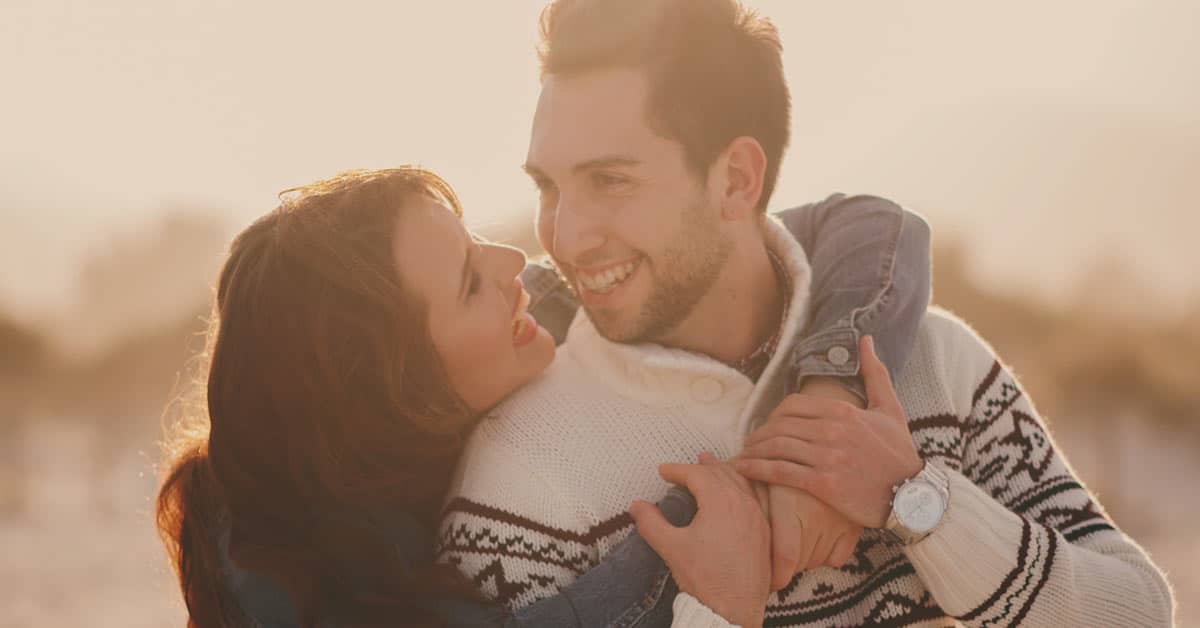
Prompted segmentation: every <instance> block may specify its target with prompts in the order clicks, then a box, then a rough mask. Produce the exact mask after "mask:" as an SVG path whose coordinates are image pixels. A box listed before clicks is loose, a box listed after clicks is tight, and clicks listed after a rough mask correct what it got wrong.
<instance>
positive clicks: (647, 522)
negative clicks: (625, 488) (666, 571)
mask: <svg viewBox="0 0 1200 628" xmlns="http://www.w3.org/2000/svg"><path fill="white" fill-rule="evenodd" d="M629 514H630V516H632V517H633V522H634V523H635V524H637V529H638V534H640V535H642V538H643V539H645V541H646V543H647V544H648V545H649V546H650V547H651V548H652V549H653V550H654V551H655V552H657V553H658V555H659V556H661V557H662V559H663V560H665V561H667V562H668V563H670V562H671V557H672V555H673V551H672V550H673V549H674V548H675V545H676V539H677V535H678V534H679V533H680V529H679V528H676V527H675V526H674V525H672V524H671V522H670V521H667V518H666V517H664V516H663V514H662V511H660V510H659V509H658V506H655V505H654V504H651V503H650V502H646V501H642V500H638V501H635V502H633V505H631V506H630V507H629Z"/></svg>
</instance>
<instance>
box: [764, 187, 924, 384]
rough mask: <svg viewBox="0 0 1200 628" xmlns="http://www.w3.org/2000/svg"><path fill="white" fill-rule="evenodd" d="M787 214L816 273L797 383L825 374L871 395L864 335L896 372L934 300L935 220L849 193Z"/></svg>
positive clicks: (783, 215)
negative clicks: (864, 371) (861, 345)
mask: <svg viewBox="0 0 1200 628" xmlns="http://www.w3.org/2000/svg"><path fill="white" fill-rule="evenodd" d="M779 218H780V219H781V220H782V221H783V224H784V225H785V226H786V227H787V228H788V230H789V231H791V233H792V235H793V236H795V238H796V240H797V241H799V242H800V244H801V246H803V247H804V250H805V252H806V253H807V254H808V261H809V264H810V265H811V266H812V273H813V280H812V291H811V294H812V296H811V301H810V308H811V310H810V314H809V324H808V328H807V329H806V330H804V332H802V333H803V337H802V338H801V339H800V341H799V342H798V343H797V344H796V347H795V349H794V350H793V352H792V355H791V361H790V365H791V369H792V377H791V382H790V384H791V385H792V388H791V390H792V391H794V390H797V389H799V388H800V385H801V383H802V382H803V380H804V378H805V377H809V376H813V375H824V376H830V377H834V378H837V380H838V381H839V382H840V383H841V384H842V385H843V386H845V387H846V388H848V389H849V390H851V391H852V392H854V393H855V394H856V395H858V396H859V397H860V398H862V399H863V400H864V401H865V400H866V389H865V387H864V386H863V383H862V378H861V377H860V376H859V355H858V339H859V337H861V336H863V335H871V336H873V337H874V338H875V347H876V350H877V351H878V353H879V357H880V359H881V360H883V363H884V364H885V365H886V366H887V367H888V372H889V373H890V374H891V376H892V378H893V379H895V377H896V375H897V373H899V371H900V369H901V368H902V367H903V366H904V363H905V362H906V361H907V360H908V355H909V353H910V352H911V351H912V347H913V343H914V342H915V341H916V336H917V328H918V326H919V325H920V323H921V318H922V317H923V316H924V314H925V310H926V308H927V307H928V305H929V295H930V283H931V280H930V255H929V238H930V234H929V225H928V224H927V223H926V222H925V221H924V220H923V219H922V218H921V217H920V216H918V215H916V214H914V213H912V212H910V211H908V210H906V209H904V208H903V207H901V206H899V205H897V204H896V203H893V202H891V201H889V200H886V199H882V198H879V197H875V196H845V195H843V194H834V195H833V196H830V197H829V198H827V199H825V200H824V201H821V202H819V203H812V204H809V205H804V206H802V207H797V208H794V209H789V210H786V211H783V212H780V214H779Z"/></svg>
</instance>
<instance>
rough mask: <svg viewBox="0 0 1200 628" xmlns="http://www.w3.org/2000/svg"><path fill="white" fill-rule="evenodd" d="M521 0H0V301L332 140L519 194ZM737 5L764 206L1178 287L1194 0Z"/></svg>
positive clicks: (235, 215) (232, 195) (356, 153)
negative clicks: (747, 27)
mask: <svg viewBox="0 0 1200 628" xmlns="http://www.w3.org/2000/svg"><path fill="white" fill-rule="evenodd" d="M542 4H543V3H542V2H541V1H537V0H533V1H531V0H519V1H518V0H506V1H505V2H465V1H442V2H420V3H418V2H403V1H401V2H397V1H390V2H351V3H313V4H305V3H294V2H278V1H263V2H252V3H247V2H231V1H228V0H223V1H217V2H179V1H164V2H150V3H147V2H141V1H137V2H135V1H133V0H113V1H111V2H103V3H95V2H83V1H81V0H7V1H6V2H5V3H4V4H3V6H0V76H3V82H4V92H5V96H4V98H3V103H4V104H3V108H2V109H0V111H2V112H3V113H2V115H0V138H2V140H0V168H2V169H3V172H4V174H3V177H2V178H0V212H2V213H0V232H2V233H3V234H4V246H3V247H0V268H2V270H0V304H3V305H5V307H7V308H9V309H11V310H13V311H15V312H17V313H18V314H19V315H21V316H24V317H34V316H37V315H38V314H39V313H42V312H45V311H51V310H54V309H58V308H62V307H64V306H66V305H68V304H70V303H71V301H72V300H73V299H75V298H76V297H75V293H74V290H75V288H76V286H77V283H78V279H77V277H76V273H77V265H78V263H79V260H80V258H81V256H82V255H84V254H85V253H86V252H88V251H95V250H96V249H97V248H99V247H103V246H105V243H106V242H108V241H109V240H110V239H111V238H112V237H113V236H114V235H116V236H120V235H123V234H125V235H127V234H131V233H136V232H138V231H139V230H141V229H145V228H147V225H148V224H151V223H152V222H153V220H154V219H155V218H156V216H157V215H159V214H161V213H163V212H164V211H166V210H170V209H180V208H183V209H190V210H193V211H203V212H210V213H216V214H219V215H221V216H223V217H224V218H225V219H226V220H227V221H228V222H229V224H230V229H231V230H232V229H233V228H236V227H240V226H241V225H242V224H245V223H247V222H249V221H250V220H251V219H252V218H253V217H254V216H256V215H258V214H261V213H263V212H265V211H267V210H269V209H270V208H271V207H272V206H273V204H274V199H275V193H276V192H277V191H279V190H281V189H283V188H286V187H288V186H292V185H297V184H301V183H306V182H308V181H311V180H313V179H316V178H319V177H323V176H326V175H329V174H332V173H334V172H337V171H339V170H344V169H348V168H354V167H382V166H389V165H394V164H399V163H404V162H417V163H421V164H423V165H426V166H428V167H431V168H433V169H435V170H436V171H438V172H440V173H442V174H444V175H445V176H446V177H447V178H449V180H450V181H451V182H452V183H453V184H454V185H455V186H456V188H457V189H458V190H459V192H460V194H461V196H462V198H463V200H464V203H465V205H466V208H467V211H468V215H469V220H470V221H471V222H472V223H473V224H476V225H481V224H487V223H495V222H499V221H512V220H520V221H529V212H530V207H531V206H532V204H533V191H532V186H531V185H530V184H529V183H528V182H527V180H526V178H525V176H524V175H523V174H522V173H521V172H520V170H519V164H520V163H521V161H522V159H523V157H524V151H525V148H526V143H527V140H528V130H529V122H530V116H531V113H532V111H533V106H534V102H535V99H536V96H537V87H538V84H537V73H536V60H535V55H534V42H535V37H536V17H537V14H538V11H539V9H540V7H541V5H542ZM756 4H757V6H759V7H760V8H761V10H762V11H763V12H765V13H766V14H768V15H770V16H771V17H772V18H773V19H774V20H775V22H776V23H777V25H778V26H779V28H780V30H781V32H782V35H783V40H784V43H785V57H784V58H785V63H786V66H787V72H788V77H789V80H790V84H791V89H792V94H793V99H794V102H795V107H794V116H793V118H794V134H793V137H792V147H791V150H790V153H789V155H788V157H787V158H786V160H785V162H784V164H783V170H782V177H781V184H780V186H779V191H778V193H777V194H776V196H775V200H774V203H773V206H774V207H775V208H783V207H786V206H789V205H795V204H799V203H801V202H806V201H809V200H813V199H816V198H819V197H823V196H825V195H827V194H828V193H830V192H833V191H845V192H871V193H876V194H881V195H886V196H889V197H891V198H893V199H895V200H898V201H900V202H902V203H904V204H906V205H908V206H910V207H912V208H915V209H917V210H919V211H922V212H923V213H925V214H926V215H928V216H929V217H930V218H931V221H932V222H933V224H934V227H935V229H936V233H937V234H938V235H947V234H950V233H955V232H956V233H959V234H961V236H962V238H963V241H964V242H965V243H966V245H967V246H968V248H970V249H971V250H972V252H973V253H975V254H976V255H973V256H972V257H973V259H975V260H976V261H977V263H978V266H979V270H980V271H981V272H982V273H984V274H986V275H987V276H990V277H992V278H993V279H995V278H999V279H1002V280H1003V281H1004V282H1005V283H1006V284H1008V285H1010V286H1012V287H1014V288H1018V289H1020V288H1024V287H1029V288H1030V289H1032V290H1033V291H1034V292H1036V293H1038V294H1041V295H1044V296H1046V295H1053V294H1055V293H1056V292H1058V291H1061V290H1063V289H1064V286H1066V285H1067V283H1066V280H1068V279H1070V280H1075V279H1078V277H1079V276H1080V275H1082V274H1086V273H1087V272H1089V269H1091V268H1093V260H1094V259H1095V258H1097V257H1098V256H1106V257H1107V258H1109V260H1110V261H1109V266H1108V267H1109V268H1111V267H1114V266H1127V267H1128V270H1129V272H1130V273H1131V274H1132V275H1133V276H1135V277H1137V278H1139V279H1140V280H1143V281H1144V282H1145V283H1146V284H1148V285H1150V286H1152V287H1151V288H1147V290H1148V292H1147V294H1148V295H1150V296H1153V297H1154V298H1162V299H1164V300H1165V301H1164V302H1165V303H1177V302H1179V303H1181V302H1184V301H1185V300H1186V299H1190V298H1192V296H1191V295H1194V294H1195V290H1196V288H1195V283H1196V282H1195V280H1194V278H1193V273H1194V271H1193V270H1192V269H1193V268H1194V267H1195V266H1196V257H1195V253H1194V250H1193V248H1194V239H1195V235H1194V234H1195V233H1196V232H1197V231H1200V217H1198V216H1200V215H1198V213H1197V212H1196V211H1195V208H1194V207H1192V205H1193V204H1194V201H1193V199H1195V198H1197V197H1198V196H1200V183H1197V180H1198V179H1197V177H1196V176H1195V172H1196V171H1197V169H1198V166H1200V39H1197V38H1196V37H1195V36H1194V28H1195V26H1196V25H1197V24H1200V4H1198V3H1196V2H1192V1H1191V0H1158V1H1156V2H1135V1H1132V0H1128V1H1120V0H1103V1H1099V2H1097V1H1093V0H1071V1H1060V2H1052V3H1046V2H1017V3H1002V4H995V3H992V4H980V3H960V2H953V1H951V0H938V1H931V0H921V1H905V2H887V3H866V2H847V3H828V2H799V1H797V0H762V1H760V2H758V3H756ZM1072 285H1074V284H1072ZM1139 298H1141V297H1140V295H1139Z"/></svg>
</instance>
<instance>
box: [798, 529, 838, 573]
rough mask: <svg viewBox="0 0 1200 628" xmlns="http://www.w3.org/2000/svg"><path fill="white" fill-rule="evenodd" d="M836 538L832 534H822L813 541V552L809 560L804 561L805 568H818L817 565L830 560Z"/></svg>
mask: <svg viewBox="0 0 1200 628" xmlns="http://www.w3.org/2000/svg"><path fill="white" fill-rule="evenodd" d="M836 540H837V539H835V538H833V537H832V535H830V534H822V535H820V537H819V538H817V539H816V542H815V543H813V551H812V554H810V555H809V557H808V560H806V561H805V562H804V568H805V569H816V568H817V567H820V566H821V565H824V564H825V563H826V562H828V560H829V555H830V553H831V552H833V545H834V541H836Z"/></svg>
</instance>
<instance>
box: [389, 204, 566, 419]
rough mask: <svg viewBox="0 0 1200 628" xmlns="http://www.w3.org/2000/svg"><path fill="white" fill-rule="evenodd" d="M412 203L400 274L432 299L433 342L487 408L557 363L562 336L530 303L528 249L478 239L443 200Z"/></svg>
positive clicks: (471, 397) (462, 388) (399, 243)
mask: <svg viewBox="0 0 1200 628" xmlns="http://www.w3.org/2000/svg"><path fill="white" fill-rule="evenodd" d="M412 205H413V206H412V207H409V208H405V210H404V211H403V212H401V217H400V220H399V221H397V225H396V229H397V232H396V236H395V238H394V239H393V242H394V247H393V248H394V255H395V259H396V264H397V267H398V270H399V274H400V280H401V281H402V282H404V284H405V285H407V286H410V287H411V288H412V289H413V290H415V291H416V292H417V293H418V294H420V295H421V296H422V297H423V298H424V300H425V301H426V303H428V306H429V329H430V333H431V334H432V336H433V344H434V347H435V348H436V349H437V352H438V355H439V356H440V357H441V360H442V364H443V365H444V366H445V368H446V371H447V373H448V374H449V376H450V382H451V384H452V385H453V386H454V390H455V392H457V393H458V395H459V397H461V398H462V399H463V401H465V402H466V403H467V405H469V406H470V407H471V409H472V410H473V411H476V412H482V411H484V410H487V409H488V408H491V407H492V406H494V405H496V404H497V403H499V402H500V401H501V400H502V399H504V398H505V397H507V396H508V395H509V394H511V393H512V392H513V391H515V390H517V389H518V388H520V387H521V386H523V385H524V384H525V383H527V382H528V381H529V380H531V379H533V377H534V376H536V375H537V374H539V373H541V372H542V371H543V370H545V368H546V367H547V366H549V365H550V362H551V360H553V358H554V339H553V338H552V337H551V336H550V333H549V332H547V331H546V330H545V329H542V328H541V327H539V326H538V325H537V323H536V322H534V320H533V317H532V316H530V315H529V313H528V312H527V311H526V309H527V308H528V307H529V295H528V293H526V292H525V289H524V287H523V286H522V285H521V281H520V279H518V277H517V276H518V274H519V273H520V272H521V270H522V269H523V268H524V267H525V255H524V254H523V253H522V252H521V251H520V250H518V249H515V248H512V247H509V246H502V245H499V244H492V243H489V242H485V241H482V240H479V239H476V238H475V237H473V236H472V235H471V234H470V233H468V232H467V230H466V229H465V228H464V227H463V224H462V221H461V220H459V218H458V216H456V215H454V213H453V212H452V211H450V209H448V208H447V207H445V206H444V205H442V204H440V203H438V202H437V201H434V200H432V199H421V200H419V201H413V203H412Z"/></svg>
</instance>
